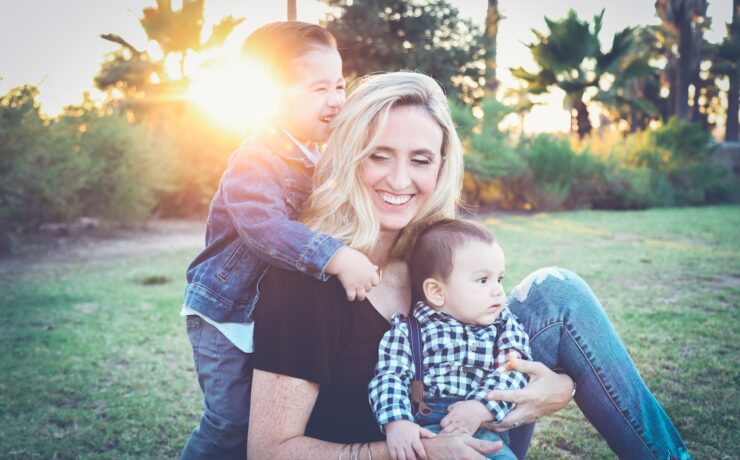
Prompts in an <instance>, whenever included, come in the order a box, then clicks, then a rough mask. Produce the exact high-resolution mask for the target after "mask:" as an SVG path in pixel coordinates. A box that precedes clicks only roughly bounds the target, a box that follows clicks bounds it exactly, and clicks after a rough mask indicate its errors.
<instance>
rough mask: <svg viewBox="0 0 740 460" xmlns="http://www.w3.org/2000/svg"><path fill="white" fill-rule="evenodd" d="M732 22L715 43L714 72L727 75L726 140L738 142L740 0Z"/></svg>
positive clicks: (735, 2)
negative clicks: (723, 37)
mask: <svg viewBox="0 0 740 460" xmlns="http://www.w3.org/2000/svg"><path fill="white" fill-rule="evenodd" d="M733 7H734V8H733V16H732V22H731V23H729V24H727V37H725V39H724V40H723V41H722V42H721V43H719V44H718V45H715V46H714V47H713V49H712V51H713V53H712V54H713V58H714V59H713V62H712V72H713V73H715V74H720V75H727V76H728V77H729V79H730V88H729V90H728V91H727V120H726V129H725V141H727V142H737V141H738V140H739V139H738V109H740V107H738V106H739V105H740V0H734V2H733Z"/></svg>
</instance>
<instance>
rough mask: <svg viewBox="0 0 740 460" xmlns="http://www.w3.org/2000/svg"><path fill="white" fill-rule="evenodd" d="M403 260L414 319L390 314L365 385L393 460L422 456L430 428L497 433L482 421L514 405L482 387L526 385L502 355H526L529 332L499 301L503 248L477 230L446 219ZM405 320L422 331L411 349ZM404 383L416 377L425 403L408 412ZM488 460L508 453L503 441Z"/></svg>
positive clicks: (425, 232) (490, 437)
mask: <svg viewBox="0 0 740 460" xmlns="http://www.w3.org/2000/svg"><path fill="white" fill-rule="evenodd" d="M409 265H410V270H411V284H412V287H413V290H414V298H416V299H423V300H421V301H419V302H417V303H416V305H415V306H414V308H413V310H412V312H411V315H412V316H413V318H408V319H407V318H404V317H402V316H401V315H396V316H395V317H394V318H393V320H392V327H391V330H390V331H388V332H387V333H386V334H385V336H383V340H382V341H381V343H380V347H379V348H380V349H379V357H378V364H377V366H376V369H375V376H374V377H373V379H372V381H371V382H370V387H369V393H370V404H371V406H372V408H373V411H374V413H375V416H376V418H377V421H378V424H380V425H381V427H382V428H383V430H384V431H385V433H386V440H387V444H388V450H389V451H390V455H391V458H393V459H397V458H415V457H416V456H419V457H423V458H426V453H425V452H424V449H423V446H422V443H421V438H423V437H432V436H434V434H433V433H440V432H441V433H468V434H471V435H474V436H475V437H477V438H480V439H486V440H493V441H496V440H499V439H501V438H500V437H499V436H498V435H497V434H495V433H493V432H490V431H488V430H485V429H480V425H481V424H482V423H484V422H494V423H498V422H501V420H502V419H503V418H504V416H505V415H506V414H507V413H508V412H509V411H510V410H511V409H512V408H513V405H512V404H511V403H508V402H505V401H490V400H488V399H486V394H487V393H488V392H490V391H491V390H494V389H496V390H507V389H520V388H524V387H525V386H526V384H527V377H526V375H525V374H522V373H520V372H517V371H513V370H510V369H509V367H508V366H507V362H509V361H510V360H513V359H517V358H521V359H532V355H531V351H530V348H529V337H528V336H527V333H526V332H525V331H524V328H523V327H522V325H521V324H520V323H519V320H518V319H517V317H516V316H514V314H513V313H511V311H509V309H508V308H507V307H506V294H505V293H504V288H503V286H502V284H501V281H502V280H503V278H504V266H505V259H504V253H503V251H502V250H501V247H500V246H499V245H498V243H497V242H496V240H495V239H494V237H493V235H492V234H491V232H490V231H488V230H487V229H486V228H485V227H483V226H481V225H479V224H476V223H473V222H469V221H464V220H455V219H447V220H442V221H438V222H436V223H434V224H431V225H430V226H429V227H427V228H426V229H424V230H423V231H422V233H421V234H420V236H419V238H418V239H417V242H416V244H415V246H414V248H413V250H412V253H411V261H410V264H409ZM411 321H415V322H416V324H418V331H419V337H420V346H419V347H418V351H417V350H414V351H413V352H412V349H413V347H412V345H411V342H412V340H414V339H413V332H412V330H411V327H410V326H411V324H410V322H411ZM414 353H416V355H417V356H416V360H415V356H414ZM414 363H421V366H417V365H415V364H414ZM417 367H421V368H422V370H421V372H419V371H420V369H417ZM415 375H416V377H415ZM412 380H421V381H422V382H423V401H414V403H415V405H416V406H418V407H414V408H413V410H412V401H411V393H410V389H411V385H412ZM418 399H420V398H418ZM430 409H431V410H430ZM503 436H504V439H503V440H504V441H505V442H507V441H508V437H507V435H506V433H504V434H503ZM489 458H496V459H502V458H507V459H508V458H512V459H513V458H516V457H515V456H514V454H513V453H512V452H511V450H510V449H508V447H506V446H504V447H503V449H501V450H500V451H498V452H497V453H496V454H493V456H491V457H489Z"/></svg>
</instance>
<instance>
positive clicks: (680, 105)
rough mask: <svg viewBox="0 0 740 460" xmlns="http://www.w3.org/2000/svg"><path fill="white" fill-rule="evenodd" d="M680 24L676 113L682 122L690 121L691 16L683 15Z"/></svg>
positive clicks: (675, 100) (674, 101)
mask: <svg viewBox="0 0 740 460" xmlns="http://www.w3.org/2000/svg"><path fill="white" fill-rule="evenodd" d="M679 20H680V22H679V24H678V54H679V59H678V66H677V68H676V87H677V88H676V94H675V99H674V100H673V103H674V104H675V110H674V113H675V115H676V117H678V118H679V119H681V120H688V119H689V82H690V81H691V62H692V58H693V56H692V52H691V51H692V50H691V42H692V36H691V35H692V33H691V16H690V15H689V14H682V15H681V17H680V18H679Z"/></svg>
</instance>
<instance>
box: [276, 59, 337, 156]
mask: <svg viewBox="0 0 740 460" xmlns="http://www.w3.org/2000/svg"><path fill="white" fill-rule="evenodd" d="M294 72H295V73H294V78H293V79H292V80H291V81H290V82H289V83H288V84H287V86H286V87H285V88H284V96H283V99H282V106H281V111H280V112H281V113H280V115H279V118H278V123H279V124H280V125H281V126H282V127H283V128H285V129H286V130H288V132H289V133H290V134H291V135H293V137H295V138H296V139H297V140H298V141H300V142H303V143H306V142H324V141H326V139H327V138H328V137H329V131H330V128H331V126H330V125H331V122H332V120H334V118H335V117H336V116H337V115H338V114H339V111H340V110H341V109H342V106H343V105H344V100H345V94H344V90H345V81H344V77H343V76H342V58H341V57H340V56H339V52H337V50H335V49H333V48H326V47H324V48H316V49H313V50H311V51H309V52H308V53H306V54H304V55H303V56H301V57H300V58H298V59H297V60H296V61H295V71H294Z"/></svg>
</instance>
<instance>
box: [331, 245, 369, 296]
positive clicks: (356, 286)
mask: <svg viewBox="0 0 740 460" xmlns="http://www.w3.org/2000/svg"><path fill="white" fill-rule="evenodd" d="M326 272H327V273H329V274H330V275H337V278H339V282H340V283H342V287H344V290H345V291H347V300H349V301H350V302H351V301H353V300H355V299H357V300H365V296H367V293H368V292H370V289H372V288H373V287H374V286H377V285H378V284H380V275H378V267H377V266H376V265H375V264H373V263H372V262H370V259H368V258H367V256H366V255H365V254H363V253H361V252H360V251H358V250H356V249H352V248H350V247H348V246H345V247H343V248H342V249H340V250H339V251H337V253H336V254H335V255H334V257H333V258H332V259H331V261H330V262H329V265H327V267H326Z"/></svg>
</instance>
